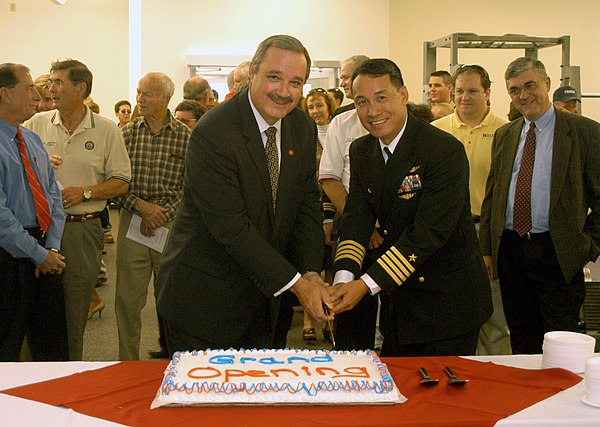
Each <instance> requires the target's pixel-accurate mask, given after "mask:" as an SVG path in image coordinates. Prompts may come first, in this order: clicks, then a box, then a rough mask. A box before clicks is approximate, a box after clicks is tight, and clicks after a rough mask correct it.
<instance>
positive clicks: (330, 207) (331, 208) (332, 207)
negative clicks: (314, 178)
mask: <svg viewBox="0 0 600 427" xmlns="http://www.w3.org/2000/svg"><path fill="white" fill-rule="evenodd" d="M323 209H324V210H326V211H331V212H335V211H336V208H335V205H334V204H333V203H323Z"/></svg>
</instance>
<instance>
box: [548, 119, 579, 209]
mask: <svg viewBox="0 0 600 427" xmlns="http://www.w3.org/2000/svg"><path fill="white" fill-rule="evenodd" d="M569 132H570V129H569V125H568V124H567V121H566V120H565V119H564V114H563V113H561V112H560V111H556V125H555V126H554V142H553V145H552V178H551V180H550V206H549V210H548V212H549V213H551V212H552V210H553V208H554V206H556V203H557V202H558V198H559V196H560V193H561V191H562V188H563V185H564V182H565V177H566V176H567V169H568V165H569V159H570V157H571V149H572V147H573V141H571V138H570V137H569Z"/></svg>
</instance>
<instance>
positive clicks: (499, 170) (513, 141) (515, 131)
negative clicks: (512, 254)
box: [494, 118, 524, 224]
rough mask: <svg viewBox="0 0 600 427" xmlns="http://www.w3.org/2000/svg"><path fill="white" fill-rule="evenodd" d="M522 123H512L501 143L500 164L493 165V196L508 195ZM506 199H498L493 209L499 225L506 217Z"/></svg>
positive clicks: (520, 120)
mask: <svg viewBox="0 0 600 427" xmlns="http://www.w3.org/2000/svg"><path fill="white" fill-rule="evenodd" d="M523 123H524V120H523V118H521V119H519V121H517V122H516V123H514V124H513V125H512V126H511V128H510V129H509V130H508V134H507V135H506V137H505V138H504V140H503V141H502V147H501V150H502V151H501V152H502V156H501V158H500V159H499V160H500V164H496V165H494V174H496V182H497V189H495V190H494V193H495V194H500V195H503V194H508V190H509V187H510V180H511V177H512V171H513V167H514V163H515V157H516V156H517V148H518V147H519V137H520V136H521V129H523ZM507 199H508V198H507V197H500V198H499V199H498V200H497V202H498V207H497V208H494V212H495V213H496V215H499V216H500V218H497V220H500V221H501V222H500V223H501V224H504V218H505V216H506V204H507Z"/></svg>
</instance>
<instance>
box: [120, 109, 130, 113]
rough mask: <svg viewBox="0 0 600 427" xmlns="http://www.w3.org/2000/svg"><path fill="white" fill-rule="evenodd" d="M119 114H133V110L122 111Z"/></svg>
mask: <svg viewBox="0 0 600 427" xmlns="http://www.w3.org/2000/svg"><path fill="white" fill-rule="evenodd" d="M119 113H121V114H131V110H120V111H119Z"/></svg>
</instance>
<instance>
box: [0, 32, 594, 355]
mask: <svg viewBox="0 0 600 427" xmlns="http://www.w3.org/2000/svg"><path fill="white" fill-rule="evenodd" d="M310 66H311V58H310V55H309V53H308V51H307V50H306V48H305V47H304V46H303V45H302V43H301V42H300V41H299V40H297V39H296V38H294V37H291V36H286V35H276V36H271V37H269V38H267V39H265V40H264V41H263V42H262V43H261V44H260V45H259V46H258V48H257V50H256V53H255V54H254V56H253V58H252V60H251V61H248V62H244V63H242V64H240V65H239V66H238V67H236V68H235V70H233V71H232V72H231V73H230V75H229V76H228V84H229V88H230V93H228V94H227V95H226V96H225V97H224V100H223V101H222V102H221V103H219V95H218V93H216V91H214V90H213V89H212V88H211V87H210V84H209V82H208V81H207V80H206V79H205V78H203V77H202V76H195V77H191V78H190V79H188V80H187V81H186V82H185V84H184V86H183V98H184V100H183V101H182V102H180V103H179V104H178V105H177V107H176V108H175V110H174V111H170V110H169V107H168V106H169V103H170V101H171V99H172V97H173V95H174V93H175V86H174V84H173V82H172V80H171V79H170V78H169V77H168V76H167V75H165V74H163V73H160V72H150V73H147V74H145V75H144V76H142V78H140V80H139V82H138V86H137V94H136V100H135V103H134V107H133V108H132V103H130V102H129V101H127V100H121V101H118V102H117V103H116V104H115V105H114V113H115V118H116V121H117V123H115V122H114V121H113V120H110V119H108V118H105V117H103V116H102V115H100V114H99V109H98V106H97V105H96V104H95V103H94V102H93V100H92V99H91V97H90V95H91V92H92V81H93V77H92V72H91V71H90V70H89V69H88V67H87V66H86V65H85V64H83V63H82V62H80V61H77V60H74V59H67V60H62V61H56V62H53V63H52V64H51V67H50V73H49V74H46V75H43V76H39V77H38V78H36V79H35V81H34V80H33V79H32V76H31V75H30V71H29V69H28V68H27V67H26V66H25V65H20V64H13V63H4V64H0V141H1V142H2V144H0V178H1V187H0V272H1V273H2V274H1V276H2V277H1V278H0V280H1V281H2V286H1V287H0V292H2V298H0V360H1V361H18V360H20V357H21V353H22V346H23V342H24V339H25V337H26V338H27V343H28V347H29V351H30V354H31V358H32V359H33V360H36V361H42V360H81V359H82V357H83V346H84V342H83V336H84V331H85V327H86V322H87V320H88V319H89V318H90V317H91V316H93V315H94V314H95V313H96V312H98V313H99V315H100V314H101V313H102V310H103V308H104V307H105V304H104V302H103V301H102V300H101V299H100V297H99V295H98V294H97V292H96V291H95V287H96V286H97V285H98V284H99V283H102V282H103V281H104V280H105V279H104V280H103V277H104V276H103V275H102V274H103V271H105V268H106V266H105V265H104V262H103V259H102V252H103V245H104V243H105V242H107V243H110V242H112V241H114V242H116V249H117V259H116V266H115V268H116V288H115V313H116V319H117V328H118V340H119V359H120V360H138V359H139V358H140V336H141V328H142V323H141V322H142V321H141V314H140V313H141V310H142V308H143V307H144V305H145V302H146V298H147V293H148V287H149V284H150V282H151V281H152V280H153V281H154V290H155V295H154V296H155V298H156V301H157V304H156V309H157V317H158V324H159V327H160V333H159V335H160V338H159V344H160V349H159V350H158V351H156V352H152V355H151V356H152V357H157V358H167V357H169V355H170V354H172V353H173V352H174V351H178V350H185V349H198V350H200V349H206V348H232V347H233V348H283V347H285V346H286V340H287V334H288V331H289V330H290V326H291V322H292V316H293V306H294V305H301V306H302V307H303V308H304V323H303V331H302V337H303V339H304V340H307V341H310V340H315V339H316V338H317V330H318V329H319V325H323V326H322V333H323V336H324V338H325V339H326V340H328V341H330V342H335V348H336V349H338V350H351V349H366V348H371V349H372V348H376V349H378V350H380V352H381V354H382V355H383V356H435V355H469V354H511V353H541V351H542V340H543V335H544V333H545V332H547V331H551V330H567V331H577V330H578V321H579V311H580V308H581V305H582V303H583V299H584V296H585V283H584V276H583V268H584V266H585V264H586V263H587V262H589V261H595V260H596V258H597V256H598V254H600V218H598V212H599V209H600V205H599V203H600V174H599V171H598V170H597V169H598V168H600V124H598V123H597V122H595V121H593V120H591V119H588V118H585V117H582V116H581V115H579V114H578V106H579V104H580V103H581V97H580V95H579V93H578V91H577V90H576V89H575V88H572V87H570V86H562V87H559V88H557V89H556V90H555V91H554V94H553V99H552V101H551V100H550V96H549V92H550V90H551V82H550V78H549V77H548V76H547V73H546V70H545V67H544V65H543V63H542V62H540V61H539V60H535V59H531V58H527V57H522V58H517V59H515V60H514V61H512V62H511V63H510V64H509V65H508V67H507V69H506V73H505V76H504V77H505V85H506V89H507V91H508V94H509V95H510V97H511V112H510V116H509V119H508V120H507V119H505V118H504V117H502V116H501V115H498V114H495V113H494V112H492V109H491V106H490V95H491V83H492V82H491V80H490V78H489V75H488V72H487V71H486V69H485V68H484V67H483V66H481V65H465V66H461V67H459V68H457V69H456V70H455V71H454V72H453V74H450V73H449V72H448V71H445V70H438V71H435V72H434V73H432V74H431V76H430V80H429V84H428V90H427V98H428V103H427V104H415V103H412V102H409V92H408V89H407V87H406V86H405V84H404V80H403V77H402V73H401V70H400V68H399V67H398V65H397V64H395V63H394V62H393V61H391V60H389V59H384V58H374V59H371V58H369V57H367V56H364V55H354V56H351V57H350V58H348V59H346V60H345V61H343V62H342V64H341V69H340V88H341V89H340V88H329V89H328V88H312V89H311V90H310V91H309V92H308V93H307V94H306V96H303V87H304V84H305V83H306V81H307V80H308V77H309V74H310ZM302 110H304V112H303V111H302ZM107 203H113V204H115V205H116V206H117V207H118V208H119V230H118V234H117V235H116V237H115V238H113V236H112V235H111V234H110V222H109V220H108V211H107ZM163 235H166V236H167V238H165V239H160V238H159V236H163ZM331 324H333V327H332V328H331V327H329V325H331ZM334 338H335V339H334Z"/></svg>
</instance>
